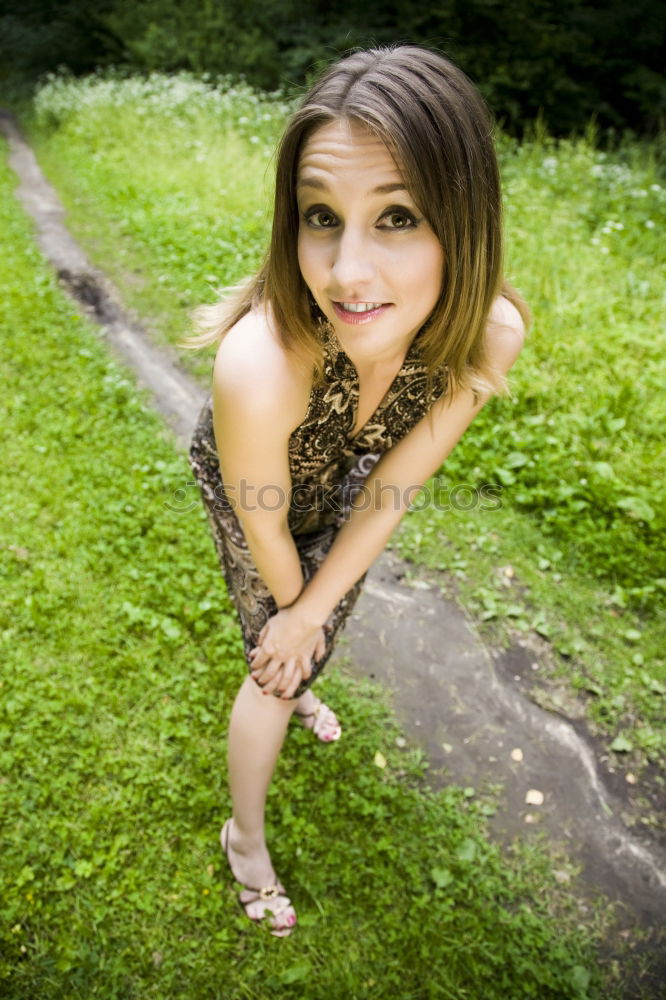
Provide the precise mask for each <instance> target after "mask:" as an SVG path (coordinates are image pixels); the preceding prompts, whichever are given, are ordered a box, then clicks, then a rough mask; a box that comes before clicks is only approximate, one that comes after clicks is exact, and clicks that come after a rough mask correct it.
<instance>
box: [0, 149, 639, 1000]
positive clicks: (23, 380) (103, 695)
mask: <svg viewBox="0 0 666 1000" xmlns="http://www.w3.org/2000/svg"><path fill="white" fill-rule="evenodd" d="M2 153H3V158H4V148H3V150H2ZM14 184H15V178H14V177H13V175H12V174H11V173H10V172H9V171H8V170H7V169H6V167H5V166H4V163H3V165H2V168H1V169H0V297H1V298H2V301H3V305H4V307H5V308H4V310H3V313H2V317H1V318H0V355H1V363H0V389H1V396H0V398H1V400H2V404H1V405H2V427H3V431H4V435H3V449H4V459H5V460H4V462H3V464H2V470H1V472H0V475H1V477H2V483H1V486H0V504H1V506H2V518H1V519H0V531H1V534H2V539H1V543H0V558H1V559H2V563H3V567H2V568H3V574H4V576H5V579H6V581H7V583H6V585H5V586H4V587H3V589H2V593H1V594H0V638H1V640H2V662H3V667H2V678H1V680H0V685H1V686H0V766H1V773H2V777H1V778H0V830H1V838H2V839H1V846H2V860H3V863H2V866H1V867H0V916H1V921H0V992H1V993H2V996H3V997H6V998H7V1000H26V998H30V1000H90V998H92V997H101V998H104V1000H116V998H117V1000H134V998H136V1000H148V998H156V1000H213V998H219V1000H264V998H265V997H268V996H279V997H280V998H289V997H299V998H303V1000H320V998H321V997H322V996H330V997H332V998H335V1000H337V998H343V997H344V998H345V1000H439V998H442V1000H466V998H469V1000H479V998H481V997H482V998H483V1000H507V998H511V1000H528V998H533V1000H586V998H587V1000H615V998H617V1000H620V997H621V996H622V987H621V985H620V984H621V982H622V981H623V979H624V978H625V977H626V975H627V968H628V967H629V965H630V955H627V958H626V961H625V960H622V958H621V956H620V955H618V960H617V961H616V962H615V963H604V964H603V965H602V963H600V961H599V960H598V957H597V949H598V947H600V946H601V945H603V944H605V945H606V946H608V943H609V941H610V937H609V935H610V930H609V921H610V913H609V910H608V908H607V907H606V906H603V907H600V908H599V909H598V910H596V911H590V910H589V909H586V908H581V907H580V906H579V904H578V903H577V902H576V900H575V899H574V898H573V896H572V895H571V893H572V889H575V879H574V880H573V881H572V882H571V883H570V885H567V884H566V883H563V881H562V875H563V871H562V869H563V868H564V869H565V871H564V874H566V863H565V862H564V861H563V860H562V859H557V860H555V861H554V860H553V859H549V858H548V857H547V856H546V855H545V853H541V851H540V850H536V849H535V848H534V847H528V846H520V845H515V846H514V848H513V849H512V850H509V851H506V852H504V853H503V854H501V853H500V851H499V850H498V848H497V847H496V846H493V845H492V844H491V843H490V842H489V841H488V840H487V838H486V836H485V821H486V816H487V815H488V814H489V812H491V811H492V802H490V801H489V800H486V799H481V798H479V797H478V796H477V795H475V794H474V793H473V790H465V789H459V788H456V787H450V788H447V789H445V790H444V791H441V792H437V793H435V792H433V791H430V790H429V789H428V786H427V783H426V780H425V777H424V775H425V769H424V762H423V761H422V759H421V757H420V754H419V752H417V751H415V750H413V749H410V748H409V746H405V745H404V741H403V740H402V739H399V733H398V730H397V728H396V726H395V724H394V722H393V721H392V718H391V716H390V714H389V712H388V711H387V709H386V707H385V705H384V704H383V699H382V695H381V693H380V692H379V690H378V689H376V688H374V687H371V686H369V685H358V684H356V683H354V682H353V681H352V680H351V679H350V678H349V677H347V676H345V675H344V673H332V674H331V676H330V677H327V678H325V679H324V680H323V681H322V685H323V692H324V693H325V694H326V695H327V696H330V698H331V699H332V700H333V702H334V704H335V705H336V708H339V710H340V712H341V716H342V718H343V719H344V720H345V737H344V739H343V740H342V741H341V742H340V743H339V744H335V745H333V746H330V747H325V748H324V747H322V746H320V745H318V744H317V743H315V742H314V741H313V740H312V737H311V735H310V734H309V733H307V732H305V731H304V730H302V729H300V728H296V729H295V731H294V732H293V733H292V734H290V737H289V739H288V741H287V745H286V748H285V752H284V754H283V756H282V758H281V761H280V765H279V773H278V776H277V780H276V782H275V785H274V787H273V790H272V793H271V796H270V799H269V830H270V832H271V833H272V832H273V831H277V830H278V829H279V837H277V836H276V837H275V838H274V843H275V852H274V853H275V860H276V865H277V868H278V871H279V872H280V873H281V876H282V878H283V879H284V881H285V882H286V884H287V885H288V886H289V888H290V892H291V894H292V896H293V899H294V901H295V903H296V905H297V906H298V909H299V929H298V932H297V933H296V934H294V935H293V936H292V937H291V938H289V939H287V940H276V939H275V938H271V937H270V936H269V935H268V934H266V933H265V932H264V931H263V930H262V929H260V928H254V927H252V926H251V925H250V924H249V923H248V922H247V921H246V920H245V918H244V917H243V916H242V914H241V911H240V909H239V907H238V905H237V903H236V900H235V896H234V893H233V889H232V885H231V884H230V882H229V879H228V874H227V871H226V867H225V865H224V863H223V859H222V858H221V854H220V851H219V848H218V846H217V840H216V838H217V829H218V827H219V825H220V824H221V822H222V821H223V819H224V818H225V817H226V815H227V814H228V811H229V802H228V799H227V795H226V790H225V774H224V772H225V767H224V756H225V729H226V720H227V716H228V711H229V707H230V702H231V698H232V697H233V694H234V691H235V689H236V687H237V684H238V681H239V678H240V677H241V676H242V675H243V671H244V666H243V660H242V651H241V643H240V639H239V636H238V634H237V630H236V628H235V627H234V624H233V621H232V619H231V616H230V608H229V604H228V601H227V599H226V596H225V594H224V591H223V587H222V584H221V581H220V577H219V572H218V568H217V565H216V560H215V556H214V553H213V547H212V544H211V541H210V538H209V535H208V531H207V527H206V525H205V522H204V517H203V514H202V512H201V511H200V510H198V511H197V512H193V513H192V514H191V515H190V516H189V517H188V522H187V525H186V530H185V527H184V523H183V517H182V516H181V515H177V514H174V513H173V512H172V511H171V510H170V509H169V507H168V505H167V504H166V503H165V498H168V496H169V494H170V491H171V488H172V484H173V482H174V480H178V478H179V477H186V476H188V470H187V468H186V464H185V460H184V458H183V457H182V456H180V455H178V454H177V453H176V452H175V450H174V447H173V445H172V443H171V441H170V440H169V439H168V438H167V437H166V436H165V434H164V431H163V429H162V425H161V423H160V421H159V419H158V418H157V416H155V415H154V414H153V413H152V412H151V410H150V408H149V407H148V406H147V404H146V403H145V401H144V399H143V398H142V397H141V396H140V395H139V394H137V392H136V391H135V389H134V388H133V386H132V383H131V379H130V378H129V377H128V375H127V373H125V372H124V371H123V370H122V369H121V368H120V367H119V366H118V365H117V364H116V363H115V362H114V361H113V360H111V359H110V358H109V356H108V353H107V350H106V348H105V347H104V345H103V344H102V342H101V341H100V340H99V339H98V338H97V336H96V334H95V332H94V331H93V330H92V329H91V328H90V327H89V326H88V325H87V324H86V323H85V322H83V321H82V320H81V319H80V318H79V317H78V316H77V315H76V314H75V312H74V310H73V308H72V306H71V304H70V303H69V301H68V300H66V299H65V298H64V296H63V295H62V293H61V292H60V291H59V289H58V288H57V285H56V283H55V280H54V278H53V276H52V274H51V272H50V270H49V268H48V267H47V266H46V265H45V264H44V262H43V261H42V260H41V258H40V255H39V253H38V252H37V250H36V249H35V245H34V242H33V237H32V233H31V230H30V227H29V225H28V223H27V221H26V220H25V218H24V217H23V216H22V214H21V212H20V210H19V208H18V205H17V203H16V201H15V200H14V198H13V197H12V188H13V186H14ZM378 754H381V755H382V756H381V757H378V756H377V755H378ZM382 758H383V760H382ZM383 763H385V766H381V765H382V764H383ZM556 874H557V875H558V876H559V879H558V878H556V877H555V876H556Z"/></svg>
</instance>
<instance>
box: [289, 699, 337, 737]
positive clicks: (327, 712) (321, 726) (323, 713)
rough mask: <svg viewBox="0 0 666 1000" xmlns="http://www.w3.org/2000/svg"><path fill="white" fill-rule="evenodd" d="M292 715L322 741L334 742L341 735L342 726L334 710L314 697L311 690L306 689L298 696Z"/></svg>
mask: <svg viewBox="0 0 666 1000" xmlns="http://www.w3.org/2000/svg"><path fill="white" fill-rule="evenodd" d="M294 715H295V716H296V717H297V718H298V719H300V721H301V723H302V724H303V725H304V726H305V728H306V729H311V730H312V731H313V733H314V734H315V736H316V737H317V738H318V739H319V740H321V742H322V743H335V741H336V740H339V739H340V736H341V735H342V727H341V725H340V723H339V722H338V720H337V718H336V715H335V712H333V710H332V709H330V708H329V707H328V705H325V704H324V702H323V701H321V700H320V699H319V698H316V697H315V695H314V694H313V693H312V691H306V692H305V694H304V695H303V696H302V697H301V698H299V700H298V704H297V705H296V708H295V709H294Z"/></svg>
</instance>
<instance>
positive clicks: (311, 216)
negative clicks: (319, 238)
mask: <svg viewBox="0 0 666 1000" xmlns="http://www.w3.org/2000/svg"><path fill="white" fill-rule="evenodd" d="M304 218H305V221H306V222H307V223H308V225H310V226H312V227H313V229H331V227H332V226H335V225H336V223H337V219H336V217H335V216H334V215H333V213H332V212H328V211H325V210H324V209H319V210H318V211H317V210H315V211H310V212H306V213H305V216H304Z"/></svg>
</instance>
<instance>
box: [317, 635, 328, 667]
mask: <svg viewBox="0 0 666 1000" xmlns="http://www.w3.org/2000/svg"><path fill="white" fill-rule="evenodd" d="M325 652H326V636H325V635H322V636H321V638H320V639H319V641H318V643H317V645H316V648H315V660H317V661H319V660H321V659H322V657H323V656H324V654H325Z"/></svg>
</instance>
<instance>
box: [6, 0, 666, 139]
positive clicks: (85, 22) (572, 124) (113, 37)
mask: <svg viewBox="0 0 666 1000" xmlns="http://www.w3.org/2000/svg"><path fill="white" fill-rule="evenodd" d="M13 6H14V9H13V10H12V9H11V7H10V11H9V12H8V13H7V14H6V15H5V16H4V17H2V18H0V33H2V34H3V35H4V36H5V37H6V38H7V39H8V44H7V52H6V54H5V56H4V60H3V61H0V73H2V75H5V76H6V75H8V74H11V73H12V72H14V73H16V72H17V71H20V72H21V73H22V74H24V75H25V74H32V75H33V76H35V75H37V74H38V73H41V72H44V71H45V70H52V69H55V68H56V67H58V66H63V65H64V66H67V67H69V68H70V69H71V70H72V71H73V72H76V73H81V72H87V71H90V70H93V69H95V68H97V67H99V66H108V65H123V66H126V67H127V68H129V69H131V70H133V71H137V70H139V71H142V72H152V71H155V70H162V71H178V70H190V71H193V72H195V73H212V74H228V73H233V74H242V75H243V76H245V77H246V78H247V79H248V80H249V81H250V82H251V83H252V84H254V85H255V86H259V87H263V88H266V89H269V90H273V89H276V88H277V87H285V86H292V85H296V86H301V85H302V84H303V83H304V82H305V80H307V79H308V78H309V77H310V76H311V75H312V73H313V71H315V70H316V69H317V68H320V67H321V66H323V65H325V64H327V63H328V62H329V61H330V60H331V59H332V58H335V57H336V56H339V55H340V54H342V53H343V52H344V51H346V50H348V49H350V48H354V47H357V46H362V47H367V46H369V45H373V44H377V43H380V44H391V43H395V42H400V41H410V42H421V43H425V44H431V45H432V44H434V45H436V46H439V47H440V48H441V49H443V50H444V51H445V52H447V53H448V54H449V55H451V56H452V57H453V58H454V59H455V60H456V61H457V62H459V63H460V65H461V66H462V68H463V69H464V70H465V71H466V72H467V73H468V74H469V75H470V76H471V77H472V78H473V79H474V80H475V81H477V82H478V84H479V86H480V87H481V88H482V90H483V92H484V94H485V95H486V96H487V98H488V100H489V102H490V104H491V106H492V107H493V109H494V110H495V112H496V114H497V115H498V117H499V118H500V120H501V121H502V122H503V123H504V127H505V128H506V129H507V130H508V131H510V132H512V133H520V132H521V130H522V128H523V127H524V125H525V123H526V122H529V121H532V120H534V119H535V118H536V117H537V116H539V115H540V116H541V117H542V118H543V119H544V120H545V121H546V122H547V123H548V127H549V129H550V131H551V132H552V133H554V134H556V135H567V134H569V133H570V132H571V131H578V132H580V131H582V130H584V128H585V126H586V123H587V121H588V120H589V118H590V117H591V116H593V115H594V116H595V117H596V118H597V119H598V121H599V123H600V125H601V126H602V127H603V128H607V127H611V128H615V129H622V128H626V127H627V126H629V127H631V128H633V129H635V130H638V131H644V130H651V131H655V130H656V128H657V127H658V125H659V123H660V121H663V118H664V112H665V110H666V80H665V78H664V74H663V60H662V51H663V43H664V31H665V28H664V18H663V16H662V12H661V10H660V8H659V6H658V4H655V2H654V0H635V2H634V3H632V4H627V3H625V2H624V0H608V2H607V3H604V4H602V5H592V4H590V3H589V2H588V0H558V2H557V3H555V2H554V0H544V2H541V3H538V4H535V3H534V2H533V0H514V2H513V3H512V4H511V9H510V12H509V11H507V7H506V4H505V3H503V2H502V0H442V2H440V3H438V4H436V5H427V4H426V5H424V4H417V3H414V2H413V0H398V2H395V3H385V2H383V0H364V2H363V3H361V2H359V0H349V2H347V3H345V4H344V6H341V5H339V4H330V3H324V2H323V0H289V2H288V3H287V2H285V0H225V3H223V4H222V3H213V2H211V0H141V2H136V0H134V2H131V0H102V2H101V4H96V5H95V6H94V9H92V8H91V6H90V5H89V4H87V3H84V2H83V0H67V2H65V3H60V4H56V3H53V0H27V2H26V3H22V4H21V5H19V4H18V3H14V5H13ZM3 62H4V66H3Z"/></svg>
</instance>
